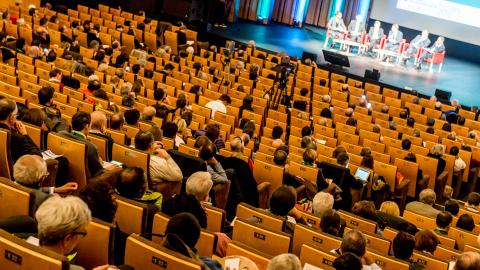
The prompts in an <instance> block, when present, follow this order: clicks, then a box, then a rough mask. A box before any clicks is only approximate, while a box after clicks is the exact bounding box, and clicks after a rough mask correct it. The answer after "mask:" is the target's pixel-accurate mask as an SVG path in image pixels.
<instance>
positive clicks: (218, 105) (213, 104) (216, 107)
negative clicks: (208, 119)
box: [205, 100, 227, 119]
mask: <svg viewBox="0 0 480 270" xmlns="http://www.w3.org/2000/svg"><path fill="white" fill-rule="evenodd" d="M205 107H207V108H209V109H212V119H215V112H217V111H219V112H222V113H227V107H226V106H225V104H223V102H222V101H220V100H212V101H210V102H208V103H207V104H206V105H205Z"/></svg>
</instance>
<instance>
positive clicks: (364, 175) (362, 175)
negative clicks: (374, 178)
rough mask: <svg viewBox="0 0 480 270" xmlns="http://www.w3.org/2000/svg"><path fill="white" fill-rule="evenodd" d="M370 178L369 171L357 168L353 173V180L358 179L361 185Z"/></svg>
mask: <svg viewBox="0 0 480 270" xmlns="http://www.w3.org/2000/svg"><path fill="white" fill-rule="evenodd" d="M369 177H370V170H368V169H364V168H360V167H359V168H358V169H357V172H355V178H357V179H359V180H360V181H361V182H362V183H364V184H365V183H366V182H367V181H368V178H369Z"/></svg>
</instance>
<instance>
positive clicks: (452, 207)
mask: <svg viewBox="0 0 480 270" xmlns="http://www.w3.org/2000/svg"><path fill="white" fill-rule="evenodd" d="M445 211H447V212H449V213H450V214H451V215H452V216H455V217H456V216H457V215H458V212H459V211H460V204H458V202H457V201H456V200H453V199H450V200H447V201H446V202H445Z"/></svg>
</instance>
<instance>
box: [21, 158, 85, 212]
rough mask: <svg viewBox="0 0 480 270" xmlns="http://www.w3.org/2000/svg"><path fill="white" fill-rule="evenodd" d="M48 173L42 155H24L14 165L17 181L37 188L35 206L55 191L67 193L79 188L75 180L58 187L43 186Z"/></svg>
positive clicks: (25, 185)
mask: <svg viewBox="0 0 480 270" xmlns="http://www.w3.org/2000/svg"><path fill="white" fill-rule="evenodd" d="M48 175H49V174H48V171H47V163H46V162H45V160H43V158H42V157H41V156H37V155H23V156H21V157H20V158H19V159H18V160H17V162H15V164H14V165H13V178H14V179H15V182H16V183H18V184H20V185H22V186H24V187H28V188H32V189H34V190H35V208H38V207H39V206H40V205H41V204H42V203H43V202H44V201H45V200H46V199H47V198H48V197H49V196H50V195H51V194H53V193H60V194H65V193H68V192H71V191H75V190H77V188H78V184H77V183H75V182H70V183H67V184H65V185H63V186H61V187H57V188H55V187H41V184H42V182H43V181H44V180H45V179H46V178H47V177H48Z"/></svg>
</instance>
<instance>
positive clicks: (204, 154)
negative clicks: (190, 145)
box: [199, 142, 217, 161]
mask: <svg viewBox="0 0 480 270" xmlns="http://www.w3.org/2000/svg"><path fill="white" fill-rule="evenodd" d="M216 153H217V147H216V146H215V144H213V143H212V142H208V143H206V144H205V145H204V146H203V147H202V148H200V153H199V157H200V158H201V159H203V160H205V161H207V160H210V159H211V158H213V157H215V154H216Z"/></svg>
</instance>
